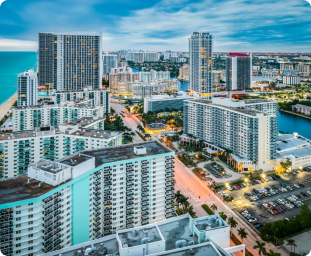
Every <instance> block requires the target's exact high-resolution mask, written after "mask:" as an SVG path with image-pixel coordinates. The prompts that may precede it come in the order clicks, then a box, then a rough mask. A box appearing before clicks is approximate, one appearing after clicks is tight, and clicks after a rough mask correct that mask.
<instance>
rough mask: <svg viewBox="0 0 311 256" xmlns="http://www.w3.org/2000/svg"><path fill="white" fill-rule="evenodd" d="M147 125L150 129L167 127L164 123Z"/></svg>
mask: <svg viewBox="0 0 311 256" xmlns="http://www.w3.org/2000/svg"><path fill="white" fill-rule="evenodd" d="M146 126H147V128H148V129H150V130H157V129H165V128H166V127H167V125H166V124H162V123H153V124H147V125H146Z"/></svg>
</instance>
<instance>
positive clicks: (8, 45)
mask: <svg viewBox="0 0 311 256" xmlns="http://www.w3.org/2000/svg"><path fill="white" fill-rule="evenodd" d="M0 2H1V0H0ZM55 30H57V31H101V32H102V35H103V50H105V51H112V50H120V49H132V50H133V49H135V50H140V49H142V50H151V51H165V50H174V51H188V38H189V37H190V35H191V34H192V33H193V32H194V31H200V32H210V33H212V34H213V36H214V51H292V52H311V6H310V4H309V3H308V2H307V1H306V0H270V1H268V0H256V1H254V0H218V1H216V0H192V1H189V0H131V1H129V0H51V1H50V0H28V1H27V0H26V1H25V0H6V1H5V2H3V3H2V5H1V7H0V51H36V50H37V48H38V43H37V40H38V33H39V32H47V31H55Z"/></svg>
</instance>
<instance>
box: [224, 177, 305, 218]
mask: <svg viewBox="0 0 311 256" xmlns="http://www.w3.org/2000/svg"><path fill="white" fill-rule="evenodd" d="M299 183H300V184H301V183H302V184H303V185H298V184H299ZM294 184H295V185H294ZM267 187H270V188H271V189H267ZM263 188H265V189H263ZM254 189H255V190H257V191H260V192H259V193H257V194H256V193H254ZM265 191H266V193H265V194H266V196H261V198H259V197H258V199H257V200H253V198H252V197H251V196H246V195H245V194H246V193H250V192H251V193H253V194H254V195H263V193H261V192H265ZM271 191H273V192H271ZM307 191H309V192H311V173H310V172H301V173H299V174H296V175H294V174H289V175H288V176H285V175H282V176H281V178H280V179H276V180H271V181H268V182H264V183H260V184H256V185H251V186H246V187H245V188H240V189H238V190H232V191H229V190H226V192H227V194H228V195H229V196H231V197H233V199H234V201H232V202H230V203H228V205H229V206H230V207H231V208H232V209H236V210H241V209H246V210H247V211H248V213H249V215H251V216H253V217H254V218H256V219H257V221H258V222H259V223H262V224H265V223H267V222H273V221H277V220H280V219H285V218H288V219H290V218H292V217H294V216H295V215H296V214H298V213H300V208H299V205H300V203H299V202H301V203H305V204H307V205H308V206H309V207H311V196H310V193H308V192H307ZM302 192H303V193H302ZM301 193H302V194H301ZM270 209H273V213H271V212H270V211H269V210H270ZM275 211H276V212H275Z"/></svg>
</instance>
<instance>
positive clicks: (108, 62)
mask: <svg viewBox="0 0 311 256" xmlns="http://www.w3.org/2000/svg"><path fill="white" fill-rule="evenodd" d="M117 67H118V55H115V54H107V53H104V54H103V75H108V74H109V73H110V72H111V69H113V68H117Z"/></svg>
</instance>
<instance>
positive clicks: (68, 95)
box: [52, 86, 110, 113]
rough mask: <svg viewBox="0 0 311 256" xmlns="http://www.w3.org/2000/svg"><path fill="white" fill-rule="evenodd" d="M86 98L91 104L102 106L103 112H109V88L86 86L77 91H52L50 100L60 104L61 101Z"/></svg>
mask: <svg viewBox="0 0 311 256" xmlns="http://www.w3.org/2000/svg"><path fill="white" fill-rule="evenodd" d="M76 100H87V101H91V105H94V106H103V107H104V113H107V112H110V90H105V89H98V90H92V89H91V88H90V87H88V86H86V87H85V88H83V90H78V91H54V92H53V93H52V101H53V102H55V103H57V104H60V103H61V102H63V101H76Z"/></svg>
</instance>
